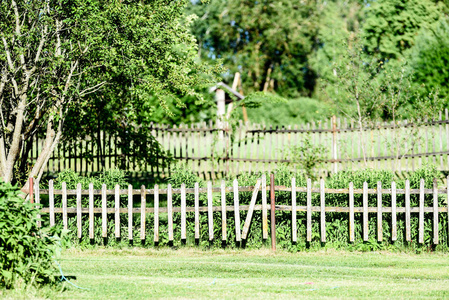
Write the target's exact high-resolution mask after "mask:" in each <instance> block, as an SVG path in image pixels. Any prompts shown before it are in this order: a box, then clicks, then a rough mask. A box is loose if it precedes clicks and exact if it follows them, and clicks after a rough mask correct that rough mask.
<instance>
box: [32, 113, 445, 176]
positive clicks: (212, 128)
mask: <svg viewBox="0 0 449 300" xmlns="http://www.w3.org/2000/svg"><path fill="white" fill-rule="evenodd" d="M218 124H219V125H216V124H213V123H212V122H210V123H209V124H206V123H201V124H191V125H185V124H181V125H179V126H176V125H175V126H168V125H161V124H159V125H158V124H153V125H152V127H151V129H152V134H153V136H154V137H155V138H156V140H157V141H158V142H159V143H160V144H161V146H162V148H163V149H164V150H166V151H167V152H168V153H169V154H170V155H171V156H172V157H173V158H174V159H175V160H176V161H182V162H185V163H186V164H187V165H188V166H189V167H190V168H191V169H192V170H193V171H194V172H196V173H197V174H199V175H200V176H201V177H202V178H203V179H206V180H215V179H217V178H220V177H222V176H224V175H236V174H239V173H241V172H254V171H271V170H273V169H275V168H276V166H277V165H278V164H279V163H295V160H294V159H292V155H290V154H289V153H291V151H289V150H292V149H293V151H294V148H295V147H298V146H301V145H304V142H305V140H308V141H309V142H310V144H311V146H310V147H309V149H310V151H317V149H318V148H319V147H321V148H322V149H323V153H322V155H321V157H320V159H321V160H322V166H321V167H320V168H321V171H322V172H323V173H324V175H327V173H328V172H337V171H339V170H343V169H360V168H366V167H367V166H368V167H373V168H377V169H386V170H392V171H395V172H399V173H400V172H404V171H413V170H415V169H417V168H419V167H420V166H422V165H423V164H424V163H426V162H431V163H433V164H435V165H437V167H438V169H439V170H443V171H448V170H449V116H448V111H447V109H446V110H445V111H444V112H440V113H439V114H438V116H437V117H436V118H435V119H434V120H429V121H427V120H423V121H417V122H415V123H409V122H407V121H400V122H396V123H392V122H383V123H376V124H365V125H364V128H363V130H362V132H361V133H360V130H359V128H358V126H357V124H356V123H354V122H353V121H351V120H348V119H341V118H335V117H333V118H331V119H328V120H323V121H318V122H311V123H308V124H303V125H293V126H270V125H264V124H250V123H248V124H243V123H242V122H240V123H239V124H237V126H230V125H229V124H226V123H223V122H220V123H218ZM220 124H221V125H220ZM217 126H218V127H220V128H218V127H217ZM98 141H100V144H98ZM42 142H43V141H36V145H35V147H33V150H32V158H34V159H36V157H37V155H38V153H39V149H41V147H42V145H41V144H42ZM117 142H118V138H117V137H116V136H110V135H108V134H106V133H100V136H99V137H93V138H92V139H89V138H88V139H86V140H83V141H79V142H78V143H77V144H76V145H75V146H73V147H69V146H67V145H66V143H61V144H60V145H59V147H58V148H57V149H56V150H55V152H54V155H53V157H52V158H51V159H50V161H49V163H48V166H47V171H48V172H50V173H52V172H59V171H60V170H63V169H67V168H71V169H73V170H75V171H77V172H80V173H91V172H98V171H101V170H102V169H110V168H113V167H118V166H121V167H123V165H125V166H124V168H125V169H126V170H128V171H133V172H137V173H139V172H148V173H150V174H151V175H152V176H157V177H165V176H170V174H171V173H170V172H171V170H170V166H167V167H162V166H163V165H164V164H163V162H164V161H163V159H162V158H157V159H156V160H157V162H158V163H157V164H156V165H154V166H149V165H143V166H139V165H137V164H134V163H133V162H132V161H131V159H130V157H128V156H127V154H126V153H122V152H121V150H120V149H119V148H118V147H117V146H116V145H117ZM362 146H364V147H362ZM363 148H364V149H365V151H363ZM364 154H365V155H364ZM365 161H366V162H365ZM295 166H296V168H301V165H300V164H299V165H298V164H296V165H295Z"/></svg>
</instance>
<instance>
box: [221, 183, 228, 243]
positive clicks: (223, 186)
mask: <svg viewBox="0 0 449 300" xmlns="http://www.w3.org/2000/svg"><path fill="white" fill-rule="evenodd" d="M225 189H226V182H225V181H224V180H222V181H221V240H222V241H223V242H226V237H227V232H226V191H225Z"/></svg>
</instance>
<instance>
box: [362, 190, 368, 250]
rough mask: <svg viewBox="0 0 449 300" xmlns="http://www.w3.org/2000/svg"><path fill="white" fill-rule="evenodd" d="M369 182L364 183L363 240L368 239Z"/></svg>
mask: <svg viewBox="0 0 449 300" xmlns="http://www.w3.org/2000/svg"><path fill="white" fill-rule="evenodd" d="M368 230H369V228H368V183H367V182H366V181H365V182H364V183H363V241H364V242H366V241H368Z"/></svg>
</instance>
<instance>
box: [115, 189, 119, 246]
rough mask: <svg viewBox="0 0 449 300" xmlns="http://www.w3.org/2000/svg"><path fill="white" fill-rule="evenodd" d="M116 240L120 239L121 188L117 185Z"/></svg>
mask: <svg viewBox="0 0 449 300" xmlns="http://www.w3.org/2000/svg"><path fill="white" fill-rule="evenodd" d="M114 200H115V213H114V214H115V216H114V217H115V218H114V220H115V238H116V239H119V238H120V186H119V185H118V184H116V185H115V198H114Z"/></svg>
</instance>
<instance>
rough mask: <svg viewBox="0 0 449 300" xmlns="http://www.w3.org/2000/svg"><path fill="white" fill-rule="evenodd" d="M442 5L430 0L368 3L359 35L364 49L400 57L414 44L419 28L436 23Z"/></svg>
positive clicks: (383, 0)
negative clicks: (361, 32)
mask: <svg viewBox="0 0 449 300" xmlns="http://www.w3.org/2000/svg"><path fill="white" fill-rule="evenodd" d="M444 8H445V6H444V4H443V3H442V2H437V3H435V2H433V1H431V0H411V1H408V0H382V1H371V2H369V5H368V6H367V8H366V16H365V23H364V25H363V35H362V37H363V38H364V39H365V40H366V42H365V46H366V48H367V50H368V52H370V53H373V54H377V55H379V56H380V58H381V59H384V60H386V59H396V58H401V57H402V56H403V55H404V51H406V50H407V49H410V48H411V47H413V45H414V44H415V38H416V35H417V34H418V32H419V30H420V29H421V28H428V27H429V26H431V25H432V24H434V23H436V22H437V21H438V20H439V19H440V18H441V17H442V16H443V11H444Z"/></svg>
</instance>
